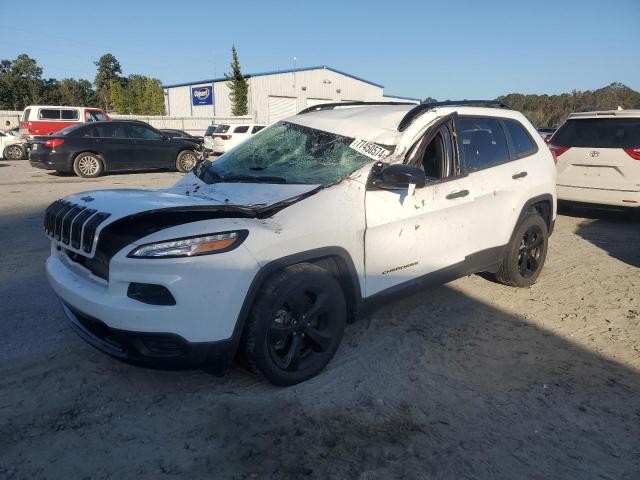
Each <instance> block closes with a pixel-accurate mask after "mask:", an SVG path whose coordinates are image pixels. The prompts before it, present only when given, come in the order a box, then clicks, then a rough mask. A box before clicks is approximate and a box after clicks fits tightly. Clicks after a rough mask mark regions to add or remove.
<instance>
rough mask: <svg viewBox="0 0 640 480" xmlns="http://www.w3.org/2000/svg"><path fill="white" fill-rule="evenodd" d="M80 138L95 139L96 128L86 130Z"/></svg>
mask: <svg viewBox="0 0 640 480" xmlns="http://www.w3.org/2000/svg"><path fill="white" fill-rule="evenodd" d="M80 136H81V137H95V136H96V131H95V128H93V127H89V128H85V129H84V130H83V131H82V134H81V135H80Z"/></svg>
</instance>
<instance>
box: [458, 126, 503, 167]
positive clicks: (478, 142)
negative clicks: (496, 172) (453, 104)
mask: <svg viewBox="0 0 640 480" xmlns="http://www.w3.org/2000/svg"><path fill="white" fill-rule="evenodd" d="M458 138H459V143H460V149H461V150H462V157H463V158H462V167H463V171H464V172H466V173H470V172H475V171H477V170H482V169H484V168H489V167H494V166H496V165H500V164H501V163H505V162H508V161H509V160H510V156H509V147H508V145H507V137H506V136H505V133H504V130H503V129H502V126H501V125H500V121H499V119H497V118H489V117H460V131H459V132H458Z"/></svg>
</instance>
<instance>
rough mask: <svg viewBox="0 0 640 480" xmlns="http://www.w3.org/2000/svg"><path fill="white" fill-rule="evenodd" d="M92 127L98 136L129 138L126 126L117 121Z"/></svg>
mask: <svg viewBox="0 0 640 480" xmlns="http://www.w3.org/2000/svg"><path fill="white" fill-rule="evenodd" d="M94 128H95V130H96V133H97V136H98V137H100V138H131V136H130V135H129V131H128V130H127V128H126V127H125V126H124V125H122V124H119V123H112V124H109V125H100V126H96V127H94Z"/></svg>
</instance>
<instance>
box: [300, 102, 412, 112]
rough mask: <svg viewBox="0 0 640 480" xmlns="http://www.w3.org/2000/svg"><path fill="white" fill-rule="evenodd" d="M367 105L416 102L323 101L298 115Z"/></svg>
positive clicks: (410, 103) (409, 103)
mask: <svg viewBox="0 0 640 480" xmlns="http://www.w3.org/2000/svg"><path fill="white" fill-rule="evenodd" d="M367 105H372V106H373V105H415V103H414V102H341V103H340V102H335V103H321V104H319V105H314V106H313V107H307V108H305V109H304V110H300V111H299V112H298V115H304V114H305V113H310V112H319V111H322V110H333V109H334V108H336V107H363V106H367Z"/></svg>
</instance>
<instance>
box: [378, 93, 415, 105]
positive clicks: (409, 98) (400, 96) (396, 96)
mask: <svg viewBox="0 0 640 480" xmlns="http://www.w3.org/2000/svg"><path fill="white" fill-rule="evenodd" d="M382 97H383V98H384V97H393V98H399V99H401V100H413V101H414V102H420V103H422V99H421V98H413V97H403V96H402V95H392V94H390V93H385V94H383V95H382Z"/></svg>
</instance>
